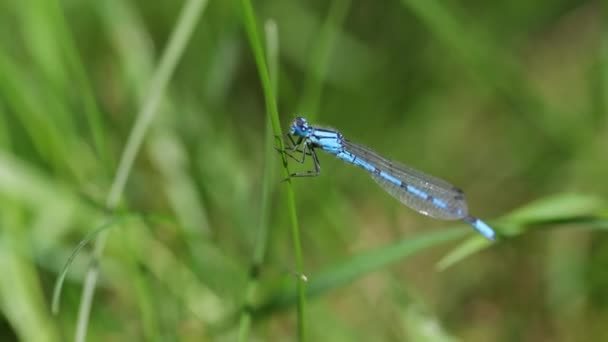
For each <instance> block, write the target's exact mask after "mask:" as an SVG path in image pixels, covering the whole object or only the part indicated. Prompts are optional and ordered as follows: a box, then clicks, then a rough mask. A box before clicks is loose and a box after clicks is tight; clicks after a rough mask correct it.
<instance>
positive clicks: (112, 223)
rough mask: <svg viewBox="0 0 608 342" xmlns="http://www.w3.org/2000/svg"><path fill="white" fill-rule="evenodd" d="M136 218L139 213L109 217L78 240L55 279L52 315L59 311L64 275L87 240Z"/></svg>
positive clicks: (89, 240) (91, 239)
mask: <svg viewBox="0 0 608 342" xmlns="http://www.w3.org/2000/svg"><path fill="white" fill-rule="evenodd" d="M136 218H137V219H138V218H140V217H139V215H134V214H133V215H127V216H119V217H114V218H111V219H110V220H109V221H108V222H105V223H104V224H102V225H101V226H100V227H99V228H97V229H95V230H93V231H92V232H90V233H89V234H87V236H85V237H84V238H83V239H82V240H80V242H79V243H78V246H76V248H75V249H74V251H73V252H72V254H71V255H70V257H69V258H68V260H67V261H66V262H65V265H63V269H62V270H61V273H60V274H59V278H57V280H56V281H55V286H54V288H53V299H52V304H51V308H52V312H53V314H54V315H56V314H58V313H59V303H60V299H61V290H62V289H63V283H64V281H65V277H66V276H67V274H68V271H69V270H70V266H72V262H73V261H74V259H75V258H76V256H78V254H79V253H80V251H81V250H82V248H84V246H86V245H87V244H88V243H89V242H91V241H93V240H94V239H95V238H96V237H97V236H98V235H99V234H101V233H102V232H104V231H106V230H107V229H110V228H113V227H116V226H118V225H120V224H122V223H125V222H127V221H130V220H133V219H136Z"/></svg>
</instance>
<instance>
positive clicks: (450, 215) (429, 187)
mask: <svg viewBox="0 0 608 342" xmlns="http://www.w3.org/2000/svg"><path fill="white" fill-rule="evenodd" d="M343 144H344V149H345V151H346V152H349V153H353V154H354V155H356V156H357V158H358V159H363V160H365V161H366V162H368V163H369V164H371V165H374V166H375V167H377V168H378V169H380V171H383V172H385V173H387V174H390V175H391V176H393V177H395V178H397V179H399V180H401V181H402V182H403V183H405V184H406V185H409V186H410V187H413V188H415V189H416V190H418V192H422V193H424V194H426V195H427V196H426V197H425V198H423V197H421V196H420V195H419V194H418V195H416V194H415V193H414V192H412V191H408V190H407V188H404V187H402V186H399V185H397V184H394V183H392V182H391V181H389V180H387V179H385V178H383V177H382V176H381V175H378V174H375V173H370V174H371V177H372V178H373V179H374V180H375V181H376V182H377V183H378V184H379V185H380V186H381V187H382V188H383V189H384V190H386V192H388V193H389V194H390V195H391V196H393V197H395V198H396V199H398V200H399V201H401V203H403V204H405V205H406V206H408V207H410V208H412V209H414V210H416V211H417V212H419V213H421V214H424V215H427V216H431V217H435V218H439V219H444V220H456V219H461V218H463V217H465V216H467V213H468V208H467V203H466V200H465V198H464V194H463V193H462V190H460V189H458V188H457V187H455V186H453V185H451V184H450V183H448V182H446V181H444V180H441V179H438V178H435V177H433V176H429V175H427V174H425V173H423V172H421V171H418V170H415V169H413V168H411V167H409V166H406V165H403V164H399V163H396V162H393V161H390V160H388V159H386V158H383V157H381V156H379V155H378V154H377V153H376V152H374V151H372V150H370V149H368V148H367V147H363V146H361V145H358V144H355V143H353V142H351V141H348V140H344V142H343ZM438 202H441V204H442V205H437V203H438Z"/></svg>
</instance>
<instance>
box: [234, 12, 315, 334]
mask: <svg viewBox="0 0 608 342" xmlns="http://www.w3.org/2000/svg"><path fill="white" fill-rule="evenodd" d="M241 7H242V10H243V21H244V24H245V29H246V31H247V36H248V37H249V43H250V45H251V49H252V50H253V55H254V58H255V63H256V65H257V68H258V73H259V76H260V80H261V82H262V88H263V90H264V100H265V102H266V109H267V111H268V116H269V117H270V122H271V124H272V130H273V132H274V135H275V136H276V137H279V138H278V139H277V142H278V144H279V147H280V149H281V150H283V149H284V148H285V146H284V144H283V139H282V138H281V137H282V136H283V133H282V131H281V123H280V121H279V112H278V109H277V103H276V99H275V97H274V91H273V88H272V81H271V79H270V73H269V72H268V65H267V64H266V61H265V57H264V51H263V50H264V49H263V47H262V43H261V41H260V38H259V34H258V28H257V21H256V17H255V14H254V11H253V7H252V5H251V1H249V0H241ZM281 157H282V159H283V160H282V161H283V177H285V178H288V177H289V175H290V172H289V168H288V165H287V160H286V156H285V154H284V153H282V154H281ZM284 183H285V190H286V192H287V210H288V213H289V218H290V221H291V231H292V236H293V245H294V252H295V258H296V264H297V271H298V273H300V274H304V272H303V268H304V266H303V260H302V247H301V244H300V228H299V227H298V217H297V213H296V201H295V196H294V192H293V188H292V185H291V180H288V181H286V182H284ZM305 303H306V284H305V283H304V282H303V281H298V337H299V339H300V341H305V340H306V336H305V331H306V324H305V322H306V321H305V313H304V306H305Z"/></svg>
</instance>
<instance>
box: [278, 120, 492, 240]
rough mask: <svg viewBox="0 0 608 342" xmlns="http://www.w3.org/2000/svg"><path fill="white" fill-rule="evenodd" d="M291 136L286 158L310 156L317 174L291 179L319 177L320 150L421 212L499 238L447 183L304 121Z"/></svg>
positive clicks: (292, 129) (294, 127) (301, 160)
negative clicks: (318, 155) (351, 167)
mask: <svg viewBox="0 0 608 342" xmlns="http://www.w3.org/2000/svg"><path fill="white" fill-rule="evenodd" d="M287 136H288V137H289V144H288V146H287V147H286V150H285V152H286V154H287V155H288V156H289V157H291V158H292V159H294V160H296V161H297V162H299V163H304V161H305V159H306V156H310V157H311V158H312V161H313V164H314V169H313V170H310V171H306V172H299V173H294V174H292V175H291V177H305V176H317V175H319V173H320V172H321V165H320V163H319V158H318V157H317V154H316V151H317V149H320V150H322V151H325V152H327V153H329V154H333V155H334V156H336V157H337V158H339V159H342V160H343V161H345V162H347V163H349V164H353V165H357V166H359V167H361V168H363V169H364V170H366V171H367V172H369V174H370V175H371V177H372V179H373V180H375V181H376V183H378V184H379V185H380V186H381V187H382V188H383V189H384V190H386V192H388V193H389V194H390V195H392V196H393V197H395V198H396V199H398V200H399V201H401V202H402V203H403V204H405V205H406V206H408V207H410V208H412V209H414V210H416V211H417V212H419V213H421V214H423V215H427V216H430V217H434V218H438V219H443V220H458V219H462V220H463V221H465V222H466V223H468V224H470V225H471V226H473V228H475V229H476V230H477V231H478V232H479V233H481V234H482V235H483V236H485V237H486V238H488V239H490V240H494V239H495V238H496V234H495V233H494V230H493V229H492V228H490V226H488V225H487V224H486V223H485V222H483V221H481V220H480V219H478V218H475V217H472V216H470V215H469V213H468V208H467V202H466V200H465V198H464V194H463V192H462V190H460V189H459V188H457V187H455V186H453V185H451V184H449V183H448V182H446V181H443V180H441V179H438V178H435V177H432V176H429V175H427V174H425V173H423V172H421V171H418V170H415V169H413V168H411V167H409V166H405V165H402V164H398V163H396V162H393V161H390V160H388V159H386V158H383V157H381V156H379V155H378V154H377V153H376V152H374V151H372V150H370V149H368V148H367V147H363V146H361V145H358V144H355V143H353V142H351V141H349V140H347V139H346V138H344V136H343V135H342V134H341V133H340V132H338V131H335V130H332V129H327V128H321V127H317V126H312V125H309V124H308V122H307V121H306V119H305V118H302V117H297V118H296V119H295V120H294V121H293V123H292V124H291V127H290V130H289V134H288V135H287ZM294 138H295V140H294ZM295 152H297V153H301V157H296V156H295V155H294V153H295Z"/></svg>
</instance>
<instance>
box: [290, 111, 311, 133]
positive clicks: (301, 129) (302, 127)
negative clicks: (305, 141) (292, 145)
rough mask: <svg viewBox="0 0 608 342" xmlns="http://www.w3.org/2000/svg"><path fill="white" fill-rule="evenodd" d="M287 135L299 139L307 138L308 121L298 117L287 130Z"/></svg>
mask: <svg viewBox="0 0 608 342" xmlns="http://www.w3.org/2000/svg"><path fill="white" fill-rule="evenodd" d="M289 134H291V135H297V136H300V137H307V136H309V135H310V126H309V125H308V121H306V119H304V118H303V117H301V116H298V117H297V118H295V119H294V120H293V122H292V123H291V127H290V129H289Z"/></svg>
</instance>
